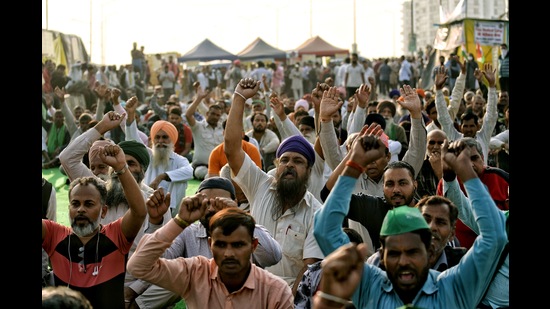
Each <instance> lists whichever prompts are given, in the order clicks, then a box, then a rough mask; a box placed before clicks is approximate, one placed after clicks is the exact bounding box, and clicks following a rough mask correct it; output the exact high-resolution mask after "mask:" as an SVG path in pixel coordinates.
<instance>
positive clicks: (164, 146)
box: [155, 143, 168, 148]
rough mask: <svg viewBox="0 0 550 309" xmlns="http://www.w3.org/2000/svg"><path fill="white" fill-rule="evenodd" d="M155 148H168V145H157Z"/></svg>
mask: <svg viewBox="0 0 550 309" xmlns="http://www.w3.org/2000/svg"><path fill="white" fill-rule="evenodd" d="M155 147H157V148H167V147H168V144H165V143H157V144H155Z"/></svg>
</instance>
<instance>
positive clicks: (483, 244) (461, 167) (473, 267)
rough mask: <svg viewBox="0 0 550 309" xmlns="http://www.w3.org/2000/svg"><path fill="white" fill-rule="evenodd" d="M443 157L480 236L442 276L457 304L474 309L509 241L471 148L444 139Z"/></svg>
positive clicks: (501, 218) (499, 213) (461, 142)
mask: <svg viewBox="0 0 550 309" xmlns="http://www.w3.org/2000/svg"><path fill="white" fill-rule="evenodd" d="M442 155H443V160H444V162H445V163H446V164H448V165H449V166H450V167H451V168H452V169H453V170H454V172H455V173H456V174H457V176H458V178H460V180H461V181H462V182H463V184H464V188H465V189H466V192H467V194H468V197H469V199H470V201H471V206H472V209H473V214H474V218H475V221H476V223H477V225H478V227H479V237H477V238H476V240H475V241H474V244H473V246H472V247H471V248H470V250H469V252H468V254H466V255H464V257H462V259H461V260H460V264H458V265H457V266H456V267H451V268H449V269H448V270H446V276H445V277H446V278H448V279H447V280H452V282H453V286H454V290H455V291H457V293H456V295H455V297H456V298H457V300H456V301H459V300H458V299H460V301H461V302H463V304H464V306H465V307H469V308H473V307H475V305H477V303H478V302H479V300H480V299H481V297H482V296H483V293H484V292H485V290H486V289H487V287H488V285H489V284H490V282H491V280H492V274H493V273H494V272H495V270H496V267H497V263H496V261H497V260H498V259H499V257H500V255H501V253H502V251H503V249H504V246H505V245H506V243H507V241H508V237H507V234H506V230H505V221H506V218H505V215H504V213H503V212H502V211H500V210H499V209H498V207H497V206H496V204H495V202H494V201H493V199H492V198H491V195H490V194H489V191H488V190H487V188H486V186H485V185H484V184H483V183H482V182H481V180H480V179H479V177H478V176H477V173H476V172H475V171H474V169H473V166H472V162H471V159H470V158H471V149H470V147H468V146H467V145H466V144H464V142H463V141H462V140H458V141H455V142H452V143H450V144H449V143H448V141H447V140H445V142H444V143H443V148H442ZM466 291H467V292H466Z"/></svg>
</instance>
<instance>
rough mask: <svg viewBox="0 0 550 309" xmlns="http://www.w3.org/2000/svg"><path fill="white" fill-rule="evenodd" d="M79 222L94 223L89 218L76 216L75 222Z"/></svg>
mask: <svg viewBox="0 0 550 309" xmlns="http://www.w3.org/2000/svg"><path fill="white" fill-rule="evenodd" d="M77 220H87V221H88V222H90V223H91V222H92V221H90V219H88V217H86V216H76V217H74V219H73V222H76V221H77Z"/></svg>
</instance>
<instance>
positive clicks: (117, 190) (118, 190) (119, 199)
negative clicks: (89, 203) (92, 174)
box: [105, 177, 128, 208]
mask: <svg viewBox="0 0 550 309" xmlns="http://www.w3.org/2000/svg"><path fill="white" fill-rule="evenodd" d="M105 203H106V204H107V207H109V208H111V207H116V206H118V205H120V204H125V205H128V201H127V200H126V196H125V195H124V189H123V188H122V184H121V183H120V179H118V177H111V181H109V182H108V183H107V199H106V201H105Z"/></svg>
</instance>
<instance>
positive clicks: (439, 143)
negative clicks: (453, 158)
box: [428, 141, 443, 146]
mask: <svg viewBox="0 0 550 309" xmlns="http://www.w3.org/2000/svg"><path fill="white" fill-rule="evenodd" d="M435 143H437V144H438V145H439V146H441V145H443V141H437V142H436V141H429V142H428V144H430V145H435Z"/></svg>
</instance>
